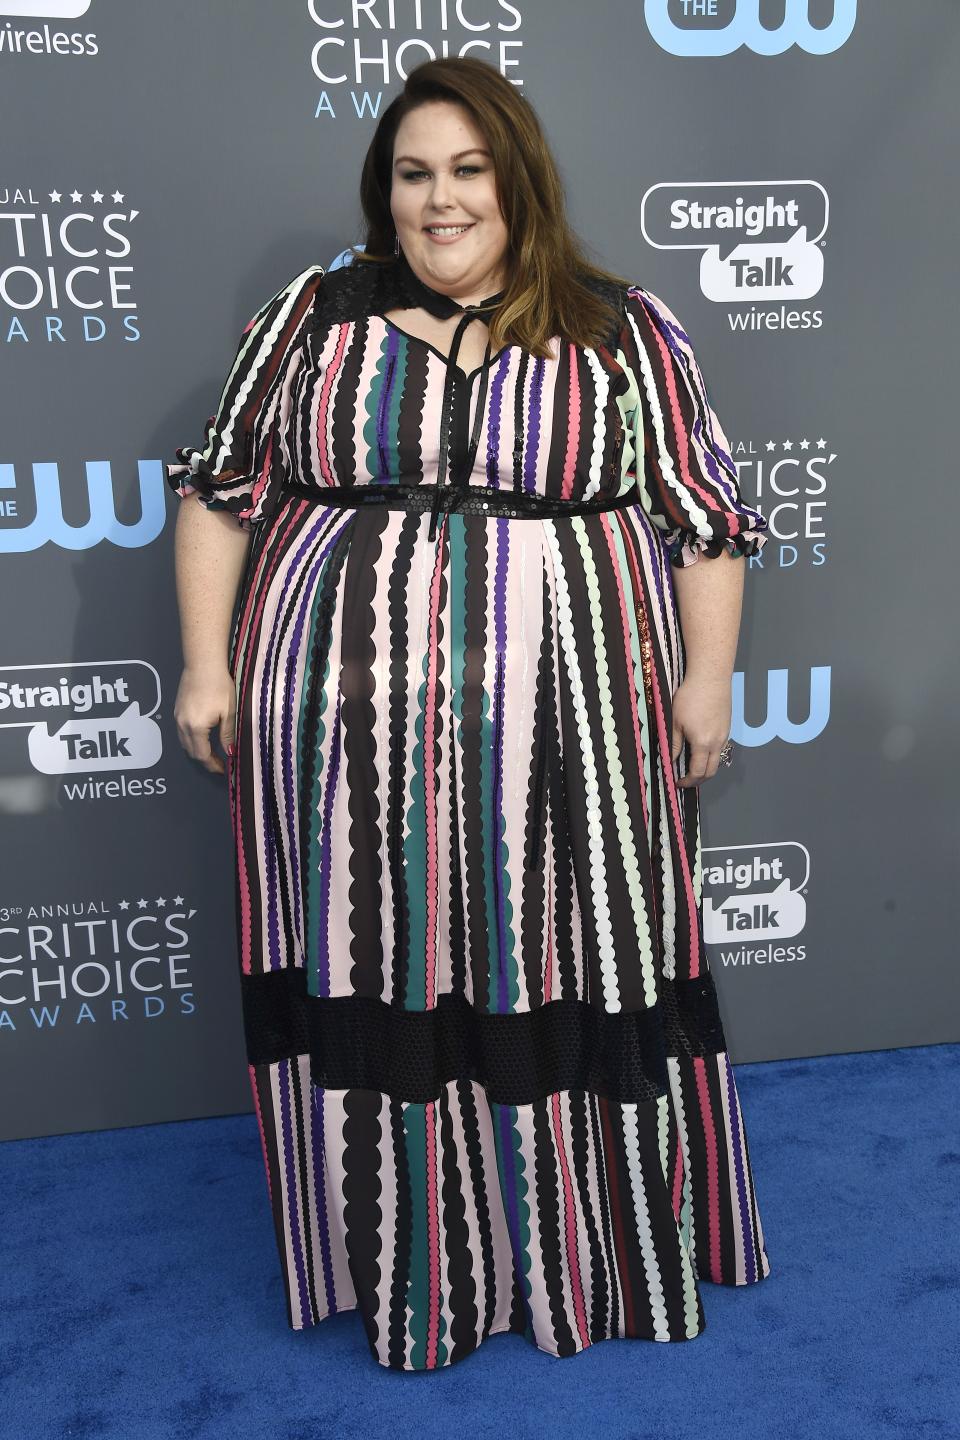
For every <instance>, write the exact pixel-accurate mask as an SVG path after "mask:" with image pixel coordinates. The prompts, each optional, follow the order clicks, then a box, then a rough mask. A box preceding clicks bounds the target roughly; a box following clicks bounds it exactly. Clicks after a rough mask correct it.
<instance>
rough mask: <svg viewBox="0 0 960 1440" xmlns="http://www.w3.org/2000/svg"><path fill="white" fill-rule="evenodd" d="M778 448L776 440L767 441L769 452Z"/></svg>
mask: <svg viewBox="0 0 960 1440" xmlns="http://www.w3.org/2000/svg"><path fill="white" fill-rule="evenodd" d="M776 448H777V442H776V440H768V441H767V449H768V450H776Z"/></svg>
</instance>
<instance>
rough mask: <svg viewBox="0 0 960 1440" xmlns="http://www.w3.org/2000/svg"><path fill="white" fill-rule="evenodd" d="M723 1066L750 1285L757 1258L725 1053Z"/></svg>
mask: <svg viewBox="0 0 960 1440" xmlns="http://www.w3.org/2000/svg"><path fill="white" fill-rule="evenodd" d="M723 1065H724V1067H725V1069H726V1079H727V1106H728V1108H729V1111H730V1129H731V1131H732V1134H733V1163H734V1168H735V1170H736V1174H737V1198H738V1200H739V1202H740V1231H741V1234H742V1235H743V1248H744V1252H745V1255H746V1260H747V1280H748V1281H749V1282H750V1283H752V1282H753V1281H754V1280H756V1278H757V1256H756V1252H755V1250H754V1248H753V1225H752V1223H751V1220H750V1206H749V1203H748V1201H747V1185H746V1179H745V1177H744V1173H743V1138H742V1136H741V1133H740V1119H739V1105H738V1103H737V1088H736V1086H735V1085H734V1083H733V1069H732V1067H731V1065H730V1057H729V1055H727V1054H726V1052H724V1055H723Z"/></svg>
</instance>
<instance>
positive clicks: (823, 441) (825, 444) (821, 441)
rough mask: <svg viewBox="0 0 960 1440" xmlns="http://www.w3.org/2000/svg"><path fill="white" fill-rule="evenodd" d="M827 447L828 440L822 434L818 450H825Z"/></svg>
mask: <svg viewBox="0 0 960 1440" xmlns="http://www.w3.org/2000/svg"><path fill="white" fill-rule="evenodd" d="M826 448H827V442H826V440H824V439H823V437H822V436H821V438H820V439H819V440H818V441H817V449H818V450H825V449H826Z"/></svg>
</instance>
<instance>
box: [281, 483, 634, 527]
mask: <svg viewBox="0 0 960 1440" xmlns="http://www.w3.org/2000/svg"><path fill="white" fill-rule="evenodd" d="M283 488H284V489H285V490H289V491H291V492H292V493H293V494H295V495H301V496H303V497H304V498H305V499H307V500H312V501H313V502H314V503H315V504H317V505H334V506H354V507H359V506H361V505H384V506H386V508H387V509H388V510H421V511H422V510H429V511H430V513H431V525H430V539H431V540H432V539H433V538H434V535H435V533H436V519H437V514H438V512H439V511H440V510H449V511H456V512H457V514H460V515H509V516H511V517H512V518H513V519H516V520H533V519H538V518H542V517H543V516H546V517H548V518H551V517H554V516H564V515H592V514H593V513H594V511H597V510H619V509H622V508H623V507H624V506H625V505H636V504H637V503H638V497H637V492H636V489H631V490H627V491H625V492H624V493H623V494H622V495H613V496H610V495H606V496H601V497H600V498H599V499H594V500H557V499H555V498H553V497H552V496H549V495H534V494H531V493H529V492H525V491H523V492H521V491H516V490H494V489H492V488H488V487H483V488H481V487H480V486H479V485H327V486H323V485H302V484H300V482H299V481H296V480H285V481H284V483H283Z"/></svg>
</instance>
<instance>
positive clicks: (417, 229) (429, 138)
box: [390, 100, 507, 304]
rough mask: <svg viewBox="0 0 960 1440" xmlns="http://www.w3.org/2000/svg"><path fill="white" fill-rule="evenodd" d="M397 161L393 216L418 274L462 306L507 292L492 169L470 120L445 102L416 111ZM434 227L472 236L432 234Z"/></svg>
mask: <svg viewBox="0 0 960 1440" xmlns="http://www.w3.org/2000/svg"><path fill="white" fill-rule="evenodd" d="M466 152H469V153H466ZM393 158H394V164H393V180H392V186H391V191H390V209H391V212H392V214H393V223H394V225H395V227H396V231H397V235H398V237H399V240H400V248H401V249H402V251H403V253H404V255H405V256H406V257H407V260H408V261H409V262H410V265H411V267H412V269H413V271H414V272H415V274H417V275H419V276H420V278H421V280H423V281H424V283H425V284H427V285H430V286H432V288H433V289H434V290H439V291H441V292H442V293H443V294H445V295H450V296H451V297H452V298H454V299H458V300H461V302H462V303H468V304H470V303H476V302H477V301H479V300H483V299H485V298H486V296H488V295H493V294H494V293H495V292H496V291H497V290H500V289H502V288H503V285H504V276H503V270H502V262H503V258H504V255H505V254H506V248H507V227H506V225H505V224H504V220H503V216H502V215H501V213H500V205H499V202H498V200H497V193H496V180H495V177H494V173H493V161H492V159H491V156H490V154H489V152H488V150H487V148H486V142H485V140H484V136H483V133H482V131H480V130H479V129H478V128H477V126H476V124H475V122H474V119H473V116H472V115H471V114H470V112H469V111H468V110H466V109H464V107H463V106H462V105H457V104H454V103H453V102H450V101H446V100H432V101H430V102H429V103H426V104H423V105H419V106H418V107H417V108H416V110H412V111H410V112H409V113H408V114H407V115H405V116H404V118H403V120H402V121H401V122H400V125H399V127H398V129H397V134H396V139H395V142H394V147H393ZM437 225H441V226H442V225H453V226H457V227H459V226H461V225H465V226H466V227H467V229H466V230H465V231H464V232H463V233H462V234H459V235H451V236H443V235H439V236H438V235H433V234H431V233H430V227H431V226H437ZM462 297H468V298H467V299H466V301H465V302H464V301H462Z"/></svg>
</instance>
